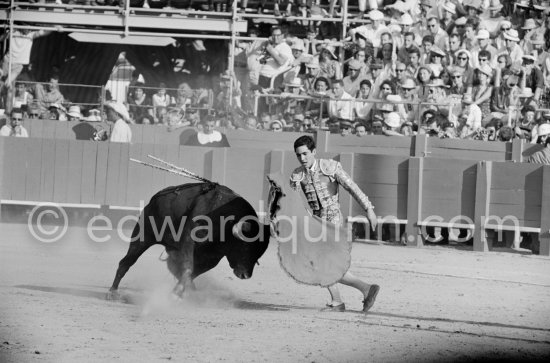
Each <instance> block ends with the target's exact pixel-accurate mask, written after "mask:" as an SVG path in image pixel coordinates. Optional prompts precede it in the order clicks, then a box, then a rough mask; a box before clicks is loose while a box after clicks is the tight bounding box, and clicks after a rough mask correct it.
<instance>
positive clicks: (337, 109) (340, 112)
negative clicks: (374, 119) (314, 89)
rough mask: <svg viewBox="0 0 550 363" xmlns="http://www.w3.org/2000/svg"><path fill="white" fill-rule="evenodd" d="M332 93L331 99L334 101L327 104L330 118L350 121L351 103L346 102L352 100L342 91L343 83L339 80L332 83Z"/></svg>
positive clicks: (351, 115) (351, 116) (351, 114)
mask: <svg viewBox="0 0 550 363" xmlns="http://www.w3.org/2000/svg"><path fill="white" fill-rule="evenodd" d="M332 93H333V96H332V97H333V98H335V100H330V102H329V106H328V111H329V116H330V118H331V119H344V120H352V118H353V113H352V112H353V102H350V101H346V100H353V97H351V95H350V94H349V93H346V91H344V83H343V82H342V80H341V79H337V80H336V81H334V82H333V83H332ZM340 100H341V101H340Z"/></svg>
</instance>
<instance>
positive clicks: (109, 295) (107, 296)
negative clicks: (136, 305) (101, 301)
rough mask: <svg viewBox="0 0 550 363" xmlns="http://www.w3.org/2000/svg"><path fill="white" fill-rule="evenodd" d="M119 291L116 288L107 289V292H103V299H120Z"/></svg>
mask: <svg viewBox="0 0 550 363" xmlns="http://www.w3.org/2000/svg"><path fill="white" fill-rule="evenodd" d="M120 298H121V296H120V293H119V292H118V290H109V292H108V293H107V294H105V300H109V301H120Z"/></svg>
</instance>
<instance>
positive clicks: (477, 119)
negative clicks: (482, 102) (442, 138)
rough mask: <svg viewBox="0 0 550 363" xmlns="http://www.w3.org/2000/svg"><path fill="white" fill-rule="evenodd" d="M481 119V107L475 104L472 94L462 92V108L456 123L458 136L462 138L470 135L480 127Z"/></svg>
mask: <svg viewBox="0 0 550 363" xmlns="http://www.w3.org/2000/svg"><path fill="white" fill-rule="evenodd" d="M481 120H482V113H481V109H480V108H479V106H478V105H476V104H475V102H474V100H473V99H472V95H470V94H469V93H466V94H464V96H463V97H462V110H461V112H460V116H459V122H458V125H457V128H458V133H459V135H460V137H461V138H463V139H466V138H470V137H472V135H474V134H475V132H476V131H477V130H479V129H480V128H481V127H482V123H481Z"/></svg>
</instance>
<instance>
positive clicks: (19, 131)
mask: <svg viewBox="0 0 550 363" xmlns="http://www.w3.org/2000/svg"><path fill="white" fill-rule="evenodd" d="M21 121H23V111H21V109H20V108H14V109H12V110H11V114H10V124H8V123H6V124H5V125H4V126H2V128H1V129H0V136H15V137H29V133H28V132H27V130H26V129H25V128H24V127H23V126H22V125H21Z"/></svg>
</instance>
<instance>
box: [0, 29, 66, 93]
mask: <svg viewBox="0 0 550 363" xmlns="http://www.w3.org/2000/svg"><path fill="white" fill-rule="evenodd" d="M57 28H58V30H59V29H60V26H58V27H57ZM50 33H51V31H46V30H38V31H32V30H28V29H15V30H14V31H13V33H12V36H11V43H10V49H9V50H8V52H6V55H5V56H4V58H3V60H2V67H1V70H2V72H3V74H4V75H5V76H6V77H8V76H9V77H11V78H10V79H7V78H6V83H7V84H8V85H11V83H12V80H15V79H17V77H18V76H19V74H20V73H21V72H22V71H23V70H24V69H25V68H26V67H28V65H29V63H30V58H31V49H32V44H33V42H34V40H35V39H36V38H39V37H43V36H46V35H48V34H50ZM7 37H9V33H7V32H6V33H5V34H4V35H3V36H1V37H0V41H3V40H4V39H5V38H7ZM10 57H11V74H10V72H9V64H10Z"/></svg>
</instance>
